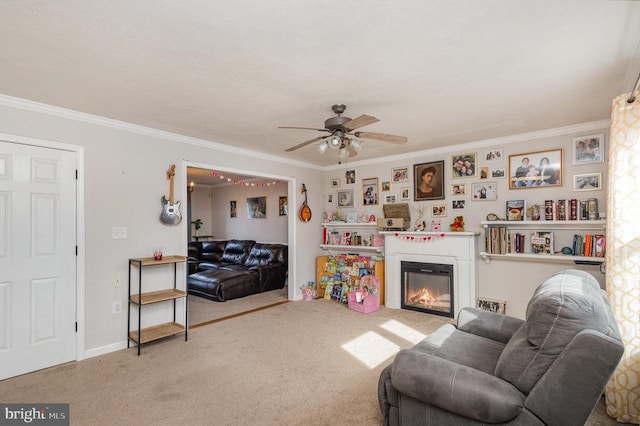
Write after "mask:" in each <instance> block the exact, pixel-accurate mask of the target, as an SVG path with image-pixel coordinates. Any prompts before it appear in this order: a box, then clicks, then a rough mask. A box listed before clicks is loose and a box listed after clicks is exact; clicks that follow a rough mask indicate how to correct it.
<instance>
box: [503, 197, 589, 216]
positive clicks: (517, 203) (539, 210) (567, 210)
mask: <svg viewBox="0 0 640 426" xmlns="http://www.w3.org/2000/svg"><path fill="white" fill-rule="evenodd" d="M506 209H507V210H506V217H507V220H524V218H525V216H528V217H529V218H530V219H531V220H541V219H542V217H543V216H544V220H598V219H600V213H599V212H598V199H597V198H589V199H587V200H578V199H576V198H572V199H563V200H545V202H544V205H539V204H533V205H531V206H530V207H529V208H526V203H525V201H524V200H509V201H507V203H506Z"/></svg>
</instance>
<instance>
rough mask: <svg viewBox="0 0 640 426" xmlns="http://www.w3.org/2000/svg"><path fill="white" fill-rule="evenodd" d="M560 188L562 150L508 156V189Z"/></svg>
mask: <svg viewBox="0 0 640 426" xmlns="http://www.w3.org/2000/svg"><path fill="white" fill-rule="evenodd" d="M550 186H562V150H561V149H555V150H552V151H538V152H528V153H526V154H517V155H510V156H509V189H525V188H548V187H550Z"/></svg>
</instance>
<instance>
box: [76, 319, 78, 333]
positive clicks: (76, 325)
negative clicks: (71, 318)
mask: <svg viewBox="0 0 640 426" xmlns="http://www.w3.org/2000/svg"><path fill="white" fill-rule="evenodd" d="M77 332H78V321H76V333H77Z"/></svg>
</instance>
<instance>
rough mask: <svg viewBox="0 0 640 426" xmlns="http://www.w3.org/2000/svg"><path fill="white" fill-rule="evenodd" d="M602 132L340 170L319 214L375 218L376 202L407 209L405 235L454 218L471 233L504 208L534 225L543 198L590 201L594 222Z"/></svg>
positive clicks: (600, 186) (600, 187)
mask: <svg viewBox="0 0 640 426" xmlns="http://www.w3.org/2000/svg"><path fill="white" fill-rule="evenodd" d="M607 134H608V130H606V129H603V130H602V131H601V132H594V133H584V134H565V135H551V136H546V137H538V138H536V139H530V140H527V139H526V138H524V137H519V138H518V139H519V140H517V141H513V142H511V141H508V140H507V141H504V142H503V143H501V144H500V146H489V145H486V144H484V145H485V146H480V144H479V143H478V144H477V145H478V147H477V148H475V149H468V148H467V149H462V150H456V151H454V150H452V151H450V152H447V153H444V154H442V153H441V154H430V153H429V152H426V151H425V152H424V154H423V155H412V156H411V161H406V160H405V161H402V162H399V161H394V162H389V163H386V164H385V163H383V164H375V165H364V166H359V165H358V163H357V162H356V163H354V165H353V166H350V165H349V164H348V163H347V164H343V165H342V166H341V167H340V168H336V169H335V170H334V171H331V172H330V173H329V175H330V177H329V179H328V181H327V182H326V188H327V192H326V199H325V211H326V212H330V211H335V210H339V211H341V213H342V216H346V215H347V214H346V213H348V212H352V211H355V212H357V215H356V216H357V217H365V216H366V217H369V216H370V215H371V214H374V215H376V216H378V217H382V216H383V210H382V205H383V204H394V203H408V204H409V206H410V208H411V212H412V224H411V228H410V229H409V230H415V229H416V223H417V222H418V219H422V220H423V221H425V222H426V223H427V226H426V228H425V229H424V230H426V231H428V230H430V229H429V224H430V223H440V222H442V224H443V225H444V226H443V228H445V229H448V227H447V223H448V222H447V221H449V222H451V221H453V219H454V218H455V217H457V216H464V217H465V222H466V223H467V224H468V227H469V228H470V229H479V228H480V225H479V223H480V221H482V220H485V219H486V217H487V215H488V214H493V215H495V217H497V218H498V219H504V220H507V218H508V215H509V209H508V206H507V203H508V202H511V203H513V202H516V203H518V205H522V206H524V209H523V214H522V220H536V219H537V218H536V217H534V216H533V213H534V211H539V209H544V205H545V202H548V201H549V200H553V201H554V202H555V203H559V202H560V203H564V202H566V200H574V202H577V203H578V206H580V205H581V204H580V203H582V205H583V206H584V205H586V203H587V202H588V200H589V199H596V200H597V202H598V203H599V207H598V218H602V216H603V215H604V213H603V212H604V211H605V202H606V197H605V190H606V172H607V168H606V147H607V140H606V137H607ZM504 139H508V138H504ZM531 147H536V148H535V149H532V148H531ZM364 213H366V214H364ZM541 219H542V220H545V218H544V216H543V217H542V218H541ZM581 219H583V218H582V217H579V218H577V219H576V220H581ZM567 220H570V219H567Z"/></svg>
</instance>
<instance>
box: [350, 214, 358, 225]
mask: <svg viewBox="0 0 640 426" xmlns="http://www.w3.org/2000/svg"><path fill="white" fill-rule="evenodd" d="M357 222H358V213H357V212H348V213H347V223H357Z"/></svg>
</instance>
